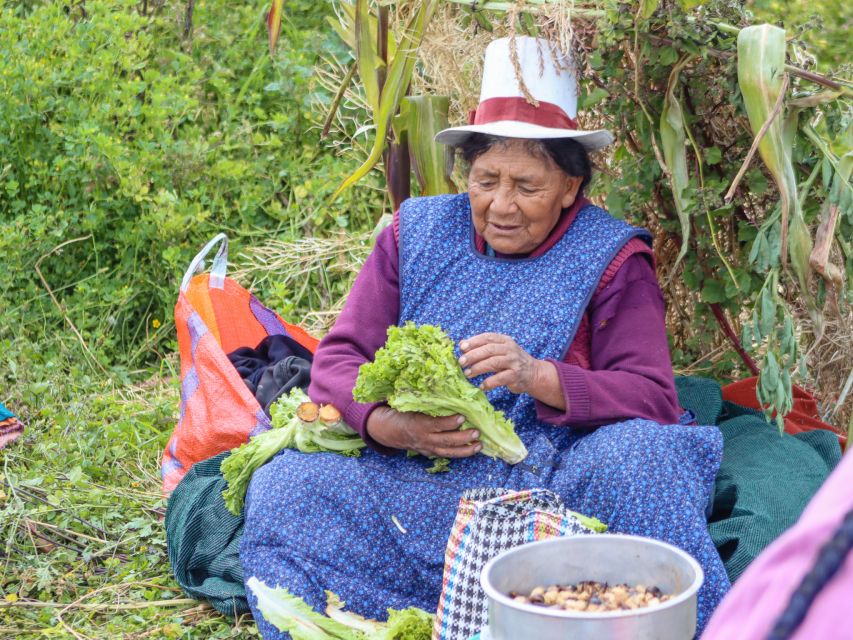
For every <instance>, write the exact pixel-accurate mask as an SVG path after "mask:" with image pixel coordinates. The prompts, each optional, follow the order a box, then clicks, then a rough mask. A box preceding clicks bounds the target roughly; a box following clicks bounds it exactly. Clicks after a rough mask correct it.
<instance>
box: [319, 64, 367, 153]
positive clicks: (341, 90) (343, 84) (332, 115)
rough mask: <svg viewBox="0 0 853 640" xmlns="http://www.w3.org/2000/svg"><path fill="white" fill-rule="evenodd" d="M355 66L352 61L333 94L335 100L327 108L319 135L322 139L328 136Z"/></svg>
mask: <svg viewBox="0 0 853 640" xmlns="http://www.w3.org/2000/svg"><path fill="white" fill-rule="evenodd" d="M356 66H358V65H357V64H356V62H355V60H353V62H352V64H350V66H349V69H348V70H347V74H346V75H345V76H344V79H343V80H341V84H340V86H339V87H338V92H337V94H335V99H334V100H332V106H331V107H329V113H328V114H327V115H326V121H325V122H324V123H323V133H321V134H320V137H322V138H326V137H327V136H328V135H329V130H330V129H331V128H332V123H333V122H334V121H335V116H336V115H337V113H338V107H340V105H341V100H343V98H344V94H345V93H346V92H347V89H349V86H350V83H351V82H352V78H353V76H354V75H355V68H356Z"/></svg>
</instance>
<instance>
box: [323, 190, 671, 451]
mask: <svg viewBox="0 0 853 640" xmlns="http://www.w3.org/2000/svg"><path fill="white" fill-rule="evenodd" d="M578 204H580V203H578ZM573 209H575V211H576V208H575V207H573ZM573 213H574V211H569V212H567V214H568V219H566V220H564V221H561V223H558V224H557V226H556V227H555V228H554V230H553V231H552V232H551V236H549V238H548V239H547V240H546V241H545V242H544V243H543V247H545V246H552V245H553V244H554V243H555V242H556V241H557V240H559V238H560V237H561V236H562V234H563V233H565V231H566V229H567V228H568V227H569V226H570V225H571V223H572V222H573V219H574V215H573ZM478 244H480V243H478ZM537 253H538V251H534V253H533V254H532V255H536V254H537ZM617 260H620V258H619V257H618V256H617V259H615V260H614V263H616V261H617ZM620 262H621V264H618V265H617V264H614V266H615V267H616V268H617V270H616V271H615V273H613V270H612V269H610V271H611V274H612V277H611V279H610V281H609V283H607V284H606V286H604V287H599V289H598V290H597V291H596V293H595V294H594V295H593V296H592V299H591V300H590V303H589V306H588V307H587V311H586V320H587V321H588V322H585V323H584V324H588V326H589V330H588V331H585V332H583V333H584V334H585V335H581V333H582V332H581V331H580V330H579V332H578V334H579V335H578V337H577V338H576V340H575V341H574V342H573V343H572V348H571V349H570V350H569V352H568V353H567V354H566V358H565V361H562V362H560V361H556V360H552V361H551V362H553V363H554V364H555V366H556V367H557V372H558V374H559V377H560V381H561V383H562V387H563V393H564V396H565V398H566V406H567V410H566V411H560V410H558V409H555V408H554V407H550V406H548V405H545V404H542V403H540V402H536V413H537V417H538V418H539V419H540V420H542V421H544V422H547V423H549V424H553V425H555V426H568V427H580V428H583V427H595V426H599V425H602V424H609V423H612V422H619V421H621V420H627V419H631V418H648V419H650V420H655V421H657V422H659V423H662V424H673V423H676V422H678V419H679V417H680V416H681V413H682V410H681V407H680V406H679V404H678V397H677V395H676V392H675V382H674V380H673V374H672V364H671V361H670V356H669V346H668V344H667V336H666V326H665V316H664V314H665V309H664V302H663V296H662V294H661V291H660V287H659V286H658V283H657V278H656V277H655V272H654V269H653V267H652V265H651V263H650V262H649V260H648V258H647V256H646V255H643V254H642V253H633V254H631V255H629V257H627V259H626V258H624V256H623V257H622V259H621V260H620ZM399 311H400V282H399V252H398V247H397V238H396V237H395V230H394V227H393V226H389V227H387V228H386V229H384V230H383V231H382V232H381V233H380V234H379V237H378V238H377V240H376V245H375V247H374V248H373V251H372V252H371V254H370V256H368V258H367V261H366V262H365V263H364V266H363V267H362V268H361V271H360V272H359V274H358V277H357V278H356V280H355V283H354V284H353V287H352V290H351V291H350V294H349V297H348V298H347V301H346V304H345V305H344V308H343V311H342V312H341V314H340V316H339V317H338V319H337V321H336V322H335V325H334V327H332V329H331V331H329V333H328V334H327V335H326V336H325V337H324V338H323V340H322V341H321V342H320V345H319V347H318V348H317V352H316V353H315V355H314V363H313V365H312V368H311V386H310V387H309V389H308V395H309V396H310V397H311V399H312V400H313V401H314V402H319V403H327V404H333V405H334V406H335V407H337V408H338V409H339V410H340V411H341V413H342V414H343V417H344V419H345V420H346V422H347V423H348V424H349V425H350V426H352V427H353V428H354V429H356V430H357V431H358V432H359V433H360V434H361V435H362V437H363V438H364V439H365V441H367V442H368V444H370V445H371V446H374V447H375V448H378V449H380V450H385V448H384V447H381V446H379V445H378V443H375V442H374V441H373V440H372V438H370V437H369V436H368V435H367V432H366V428H365V425H366V423H367V418H368V416H369V415H370V412H371V411H372V410H373V409H374V408H375V407H376V406H377V404H362V403H359V402H356V401H354V400H353V399H352V390H353V388H354V387H355V380H356V377H357V376H358V368H359V366H361V365H362V364H363V363H364V362H368V361H371V360H373V355H374V354H375V353H376V351H377V350H378V349H379V348H380V347H381V346H382V345H384V344H385V337H386V330H387V328H388V327H389V326H390V325H392V324H396V323H397V320H398V317H399ZM579 341H583V342H587V341H588V344H582V345H580V346H581V347H582V348H581V349H576V346H578V345H577V344H576V343H578V342H579ZM573 351H575V352H577V351H580V352H584V351H585V352H587V353H588V354H589V367H588V368H586V367H584V366H581V365H579V364H576V362H577V361H578V358H577V357H574V358H573V357H572V355H573ZM581 359H583V358H581ZM573 362H574V363H573Z"/></svg>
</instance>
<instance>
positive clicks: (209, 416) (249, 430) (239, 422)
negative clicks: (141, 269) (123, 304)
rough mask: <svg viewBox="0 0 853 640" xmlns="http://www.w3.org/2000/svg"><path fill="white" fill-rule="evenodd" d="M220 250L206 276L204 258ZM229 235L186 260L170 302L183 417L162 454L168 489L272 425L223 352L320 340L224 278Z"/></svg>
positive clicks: (307, 345)
mask: <svg viewBox="0 0 853 640" xmlns="http://www.w3.org/2000/svg"><path fill="white" fill-rule="evenodd" d="M217 245H219V250H218V251H217V252H216V255H215V257H214V258H213V263H212V266H211V269H210V273H199V274H198V275H196V274H197V272H202V271H204V259H205V258H206V257H207V255H208V254H209V253H210V252H211V251H212V250H213V248H214V247H216V246H217ZM227 268H228V238H227V237H226V236H225V234H222V233H220V234H219V235H217V236H216V237H215V238H213V240H211V241H210V242H208V243H207V245H205V247H204V248H203V249H202V250H201V251H200V252H199V253H198V255H196V257H195V258H194V259H193V261H192V262H191V263H190V266H189V268H188V269H187V272H186V274H185V275H184V278H183V281H182V282H181V290H180V292H179V294H178V302H177V304H176V305H175V326H176V327H177V330H178V349H179V351H180V361H181V413H180V418H179V420H178V425H177V426H176V427H175V430H174V432H173V433H172V436H171V438H170V439H169V443H168V444H167V446H166V450H165V452H164V453H163V463H162V469H161V474H162V477H163V490H164V491H165V492H167V493H168V492H170V491H172V489H174V488H175V486H176V485H177V484H178V482H180V480H181V478H182V477H183V476H184V474H185V473H186V472H187V471H188V470H189V469H190V467H192V465H193V464H195V463H196V462H200V461H202V460H207V459H208V458H212V457H213V456H215V455H217V454H218V453H222V452H223V451H226V450H228V449H233V448H234V447H237V446H239V445H241V444H243V443H244V442H246V441H247V440H248V439H249V436H252V435H255V434H257V433H261V432H263V431H266V430H267V429H269V428H270V424H269V420H268V418H267V416H266V414H264V412H263V410H262V409H261V407H260V405H259V404H258V403H257V401H256V400H255V397H254V395H252V393H251V392H250V391H249V389H248V388H247V387H246V385H245V384H244V383H243V380H242V378H240V375H239V374H238V373H237V371H236V369H235V368H234V367H233V365H232V364H231V362H230V361H229V360H228V356H227V354H228V353H230V352H232V351H234V350H235V349H237V348H238V347H254V346H255V345H257V344H258V343H259V342H260V341H261V340H263V339H264V338H265V337H266V336H268V335H287V336H290V337H291V338H293V339H294V340H295V341H296V342H298V343H299V344H301V345H302V346H303V347H305V348H306V349H308V350H309V351H310V352H311V353H313V352H314V350H315V349H316V348H317V343H318V340H317V339H316V338H313V337H311V336H310V335H309V334H308V333H306V332H305V331H304V330H303V329H301V328H299V327H298V326H295V325H292V324H288V323H286V322H285V321H284V320H282V319H281V317H279V315H278V314H277V313H275V312H274V311H271V310H270V309H268V308H267V307H265V306H264V305H262V304H261V303H260V302H258V300H257V298H255V296H253V295H252V294H251V293H249V292H248V291H247V290H246V289H244V288H243V287H241V286H240V285H239V284H237V283H236V282H234V281H233V280H231V279H230V278H227V277H226V275H225V274H226V271H227Z"/></svg>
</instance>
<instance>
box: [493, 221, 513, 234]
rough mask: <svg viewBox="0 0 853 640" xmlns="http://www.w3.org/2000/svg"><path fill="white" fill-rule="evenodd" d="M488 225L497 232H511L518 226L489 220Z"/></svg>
mask: <svg viewBox="0 0 853 640" xmlns="http://www.w3.org/2000/svg"><path fill="white" fill-rule="evenodd" d="M489 225H490V226H491V227H492V229H494V230H495V231H496V232H498V233H512V232H514V231H516V230H518V229H519V228H520V225H517V224H496V223H494V222H490V223H489Z"/></svg>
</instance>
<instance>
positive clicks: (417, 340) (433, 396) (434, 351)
mask: <svg viewBox="0 0 853 640" xmlns="http://www.w3.org/2000/svg"><path fill="white" fill-rule="evenodd" d="M353 398H354V399H355V400H356V401H358V402H381V401H386V400H387V402H388V404H389V405H390V406H391V407H393V408H394V409H396V410H397V411H419V412H421V413H426V414H428V415H431V416H449V415H452V414H456V413H458V414H459V415H461V416H464V418H465V422H464V423H463V424H462V426H461V427H460V429H478V430H479V431H480V442H482V444H483V449H482V452H483V453H484V454H486V455H487V456H491V457H493V458H501V459H502V460H505V461H506V462H508V463H510V464H516V463H518V462H521V461H522V460H524V458H525V457H526V456H527V449H526V448H525V446H524V444H523V443H522V442H521V439H520V438H519V437H518V435H517V434H516V433H515V430H514V427H513V424H512V422H510V421H509V420H507V419H506V418H504V415H503V413H502V412H500V411H496V410H495V409H494V407H492V405H491V403H490V402H489V400H488V398H487V397H486V394H485V393H483V392H482V390H480V389H478V388H477V387H475V386H474V385H473V384H471V383H470V382H469V381H468V379H467V378H466V377H465V374H463V373H462V369H461V367H460V366H459V363H458V362H457V361H456V357H455V355H454V353H453V342H452V341H451V339H450V338H449V337H448V336H447V334H446V333H444V331H442V330H441V328H440V327H436V326H433V325H428V324H425V325H421V326H416V325H415V324H414V323H412V322H407V323H406V324H405V325H404V326H402V327H397V326H392V327H389V328H388V340H387V341H386V343H385V346H384V347H382V348H381V349H379V351H377V352H376V356H375V358H374V361H373V362H369V363H366V364H363V365H362V366H361V368H360V369H359V370H358V379H357V381H356V385H355V389H354V390H353Z"/></svg>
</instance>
